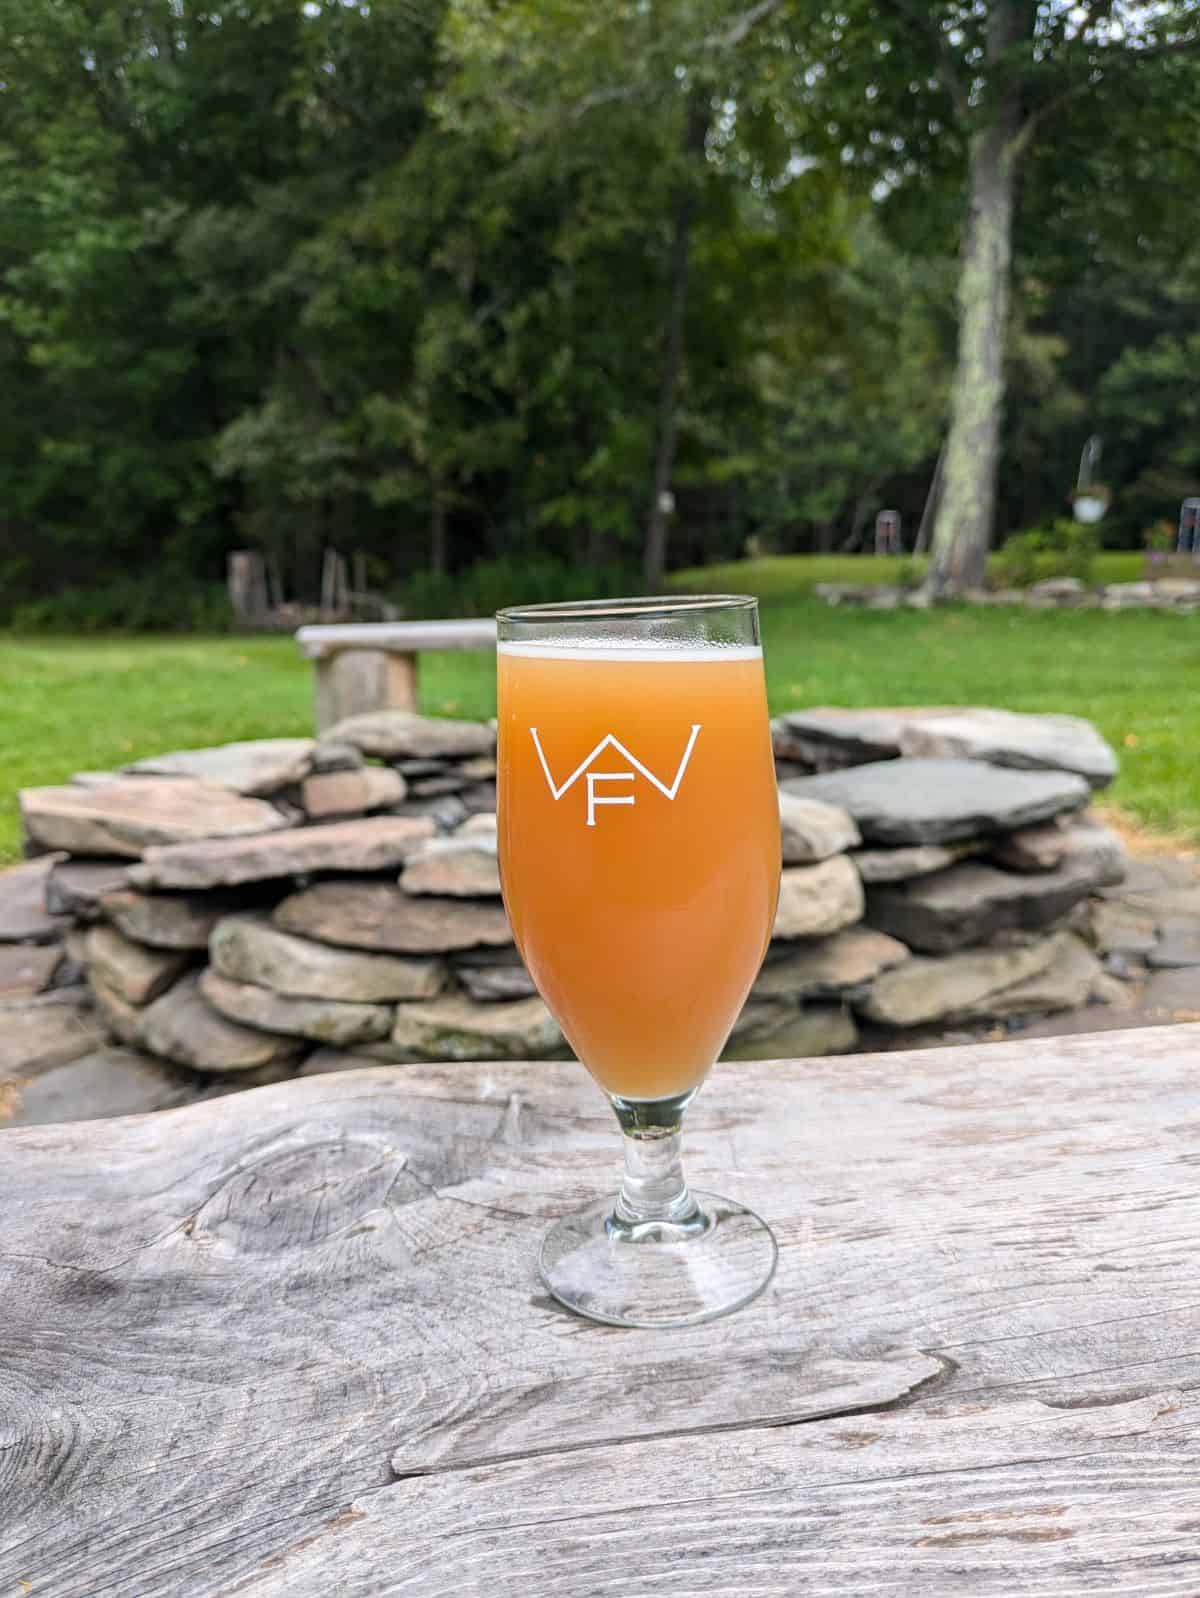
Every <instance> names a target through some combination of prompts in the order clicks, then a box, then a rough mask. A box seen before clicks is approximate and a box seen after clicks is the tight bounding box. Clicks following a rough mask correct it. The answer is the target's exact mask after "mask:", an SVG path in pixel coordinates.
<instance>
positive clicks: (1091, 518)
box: [1071, 483, 1112, 527]
mask: <svg viewBox="0 0 1200 1598" xmlns="http://www.w3.org/2000/svg"><path fill="white" fill-rule="evenodd" d="M1111 503H1112V493H1111V491H1110V490H1109V489H1108V488H1106V487H1105V486H1104V484H1103V483H1089V484H1088V485H1087V487H1086V488H1077V489H1075V491H1074V493H1073V494H1072V495H1071V508H1072V510H1073V511H1074V512H1075V520H1076V521H1077V522H1083V523H1084V524H1085V525H1086V526H1089V527H1090V526H1091V525H1092V524H1093V523H1095V522H1098V521H1099V520H1100V518H1101V517H1102V516H1103V515H1104V513H1105V511H1106V510H1107V509H1108V507H1109V505H1110V504H1111Z"/></svg>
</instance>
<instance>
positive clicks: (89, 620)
mask: <svg viewBox="0 0 1200 1598" xmlns="http://www.w3.org/2000/svg"><path fill="white" fill-rule="evenodd" d="M232 620H233V618H232V615H231V614H230V610H229V600H228V598H227V596H226V593H225V590H224V589H223V588H221V587H220V586H218V585H217V584H209V585H204V584H200V583H197V582H195V581H194V580H192V579H190V578H188V577H187V576H185V575H182V574H174V575H171V574H156V575H155V576H152V577H114V578H111V579H110V580H109V581H108V582H105V583H101V584H97V585H96V586H95V587H90V588H63V589H60V590H59V591H58V592H57V593H55V594H47V595H45V596H43V597H42V598H41V599H27V600H24V601H22V602H21V603H19V604H16V605H14V606H13V607H12V609H11V610H10V612H9V614H8V616H7V618H6V625H7V626H8V627H9V628H11V629H12V631H13V632H15V633H51V634H59V635H61V634H64V633H188V632H198V633H215V632H223V631H225V630H226V629H227V628H228V627H229V626H230V624H231V622H232Z"/></svg>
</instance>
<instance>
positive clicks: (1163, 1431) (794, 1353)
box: [0, 1026, 1200, 1598]
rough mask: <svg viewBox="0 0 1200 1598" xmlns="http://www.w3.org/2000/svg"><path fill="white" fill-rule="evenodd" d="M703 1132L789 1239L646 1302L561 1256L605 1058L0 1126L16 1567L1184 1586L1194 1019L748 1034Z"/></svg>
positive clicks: (1195, 1214) (367, 1578)
mask: <svg viewBox="0 0 1200 1598" xmlns="http://www.w3.org/2000/svg"><path fill="white" fill-rule="evenodd" d="M690 1134H691V1137H690V1143H691V1162H690V1168H691V1171H692V1174H693V1175H694V1177H695V1178H696V1179H697V1180H702V1181H703V1183H704V1185H705V1186H712V1187H714V1188H716V1189H717V1190H718V1191H727V1192H730V1193H733V1194H736V1195H737V1196H739V1197H741V1198H744V1199H746V1200H748V1201H750V1202H751V1203H752V1204H753V1205H754V1206H755V1207H756V1208H758V1209H759V1210H761V1211H762V1213H764V1214H765V1215H767V1216H769V1217H770V1218H771V1220H772V1221H773V1223H774V1225H775V1228H776V1230H777V1233H778V1236H779V1241H780V1245H781V1260H780V1267H779V1272H778V1275H777V1277H776V1280H775V1283H774V1285H773V1286H772V1288H771V1289H770V1290H769V1291H768V1293H767V1294H766V1295H765V1296H764V1297H763V1298H761V1299H760V1300H759V1301H758V1302H757V1303H756V1304H754V1305H753V1306H751V1307H750V1308H749V1309H747V1310H744V1311H743V1312H741V1313H740V1314H738V1315H736V1316H733V1317H732V1318H730V1319H728V1320H725V1321H718V1322H715V1323H712V1324H710V1325H708V1326H705V1327H701V1328H698V1329H695V1330H691V1331H686V1332H676V1333H651V1332H627V1331H619V1330H614V1329H610V1328H605V1327H599V1326H593V1325H589V1324H587V1323H585V1322H582V1321H579V1320H575V1319H573V1318H571V1317H570V1316H569V1315H567V1314H565V1313H563V1312H560V1311H559V1310H558V1309H557V1308H556V1306H555V1305H554V1304H553V1303H552V1302H551V1301H549V1300H548V1299H547V1298H546V1297H545V1296H544V1294H543V1293H542V1291H541V1290H540V1289H539V1287H538V1285H537V1282H536V1279H535V1275H534V1257H535V1250H536V1246H537V1242H538V1238H539V1235H540V1233H541V1231H542V1228H543V1226H544V1225H545V1224H546V1221H547V1220H548V1218H549V1217H551V1216H553V1215H557V1214H558V1213H560V1212H561V1211H563V1210H564V1209H566V1208H568V1207H569V1206H571V1205H575V1204H578V1203H579V1202H580V1201H581V1200H583V1199H584V1198H586V1197H590V1196H591V1195H592V1194H594V1193H596V1192H597V1191H599V1190H603V1189H604V1188H606V1187H607V1186H608V1185H609V1184H611V1183H612V1181H613V1180H614V1175H615V1166H616V1153H617V1149H616V1136H615V1132H614V1128H613V1124H612V1121H611V1118H610V1116H609V1114H608V1111H607V1109H606V1107H605V1106H604V1104H603V1101H602V1100H601V1097H600V1095H599V1094H598V1092H597V1091H596V1090H595V1089H594V1088H593V1087H592V1086H591V1084H590V1083H589V1082H587V1081H586V1079H585V1078H584V1076H583V1073H582V1071H581V1070H580V1069H579V1068H578V1067H574V1066H570V1065H559V1064H551V1065H537V1066H530V1065H513V1066H507V1065H505V1066H501V1065H489V1066H460V1065H447V1066H442V1067H428V1068H415V1067H414V1068H399V1069H397V1068H375V1069H369V1070H361V1071H357V1070H355V1071H347V1072H345V1073H341V1074H334V1075H328V1076H320V1077H310V1078H306V1079H301V1080H298V1081H294V1082H289V1083H285V1084H282V1085H280V1086H277V1087H268V1088H261V1089H258V1090H257V1091H255V1092H252V1093H247V1094H242V1095H237V1096H234V1097H229V1098H224V1099H220V1100H216V1101H213V1102H210V1103H206V1104H203V1105H199V1106H196V1107H193V1108H189V1109H184V1110H177V1111H171V1112H164V1113H162V1114H159V1115H155V1116H145V1117H139V1118H130V1119H126V1120H117V1121H108V1122H92V1123H88V1124H79V1125H68V1126H47V1127H37V1128H30V1129H27V1130H22V1131H9V1132H7V1133H0V1217H2V1219H3V1228H2V1231H0V1305H2V1306H3V1324H2V1327H0V1598H24V1595H26V1594H29V1595H32V1598H51V1595H52V1598H111V1595H118V1594H119V1595H121V1598H158V1595H163V1594H171V1595H179V1598H206V1595H216V1594H221V1595H227V1594H237V1595H241V1598H279V1595H283V1594H287V1595H288V1598H308V1595H310V1594H311V1595H314V1598H315V1595H318V1594H320V1595H321V1598H358V1595H371V1598H382V1595H385V1594H401V1593H403V1594H421V1595H423V1598H451V1595H453V1598H470V1595H475V1594H479V1595H486V1598H583V1595H588V1598H591V1595H596V1598H601V1595H603V1598H646V1595H657V1594H661V1595H664V1598H681V1595H700V1594H715V1593H720V1594H730V1595H735V1594H736V1595H739V1598H742V1595H745V1598H785V1595H786V1598H793V1595H804V1598H819V1595H823V1594H856V1595H858V1594H888V1595H894V1598H927V1595H934V1598H938V1595H942V1594H947V1595H954V1598H979V1595H990V1594H996V1595H1004V1598H1009V1595H1012V1594H1017V1593H1019V1594H1022V1595H1047V1598H1050V1595H1053V1598H1073V1595H1080V1598H1082V1595H1085V1594H1086V1595H1087V1598H1094V1595H1096V1594H1107V1593H1122V1594H1129V1595H1135V1594H1136V1595H1137V1598H1162V1595H1166V1594H1172V1595H1179V1598H1184V1595H1187V1598H1194V1595H1195V1594H1196V1593H1198V1592H1200V1437H1198V1436H1197V1431H1196V1427H1197V1421H1198V1420H1200V1398H1198V1397H1197V1385H1198V1379H1200V1273H1198V1270H1197V1265H1198V1261H1200V1028H1198V1027H1195V1026H1192V1027H1188V1026H1173V1027H1164V1028H1162V1029H1160V1030H1150V1031H1141V1032H1136V1033H1125V1034H1122V1033H1106V1034H1104V1035H1103V1036H1094V1037H1086V1038H1075V1039H1052V1040H1047V1041H1044V1042H1037V1043H1028V1044H1024V1043H1010V1044H1004V1045H992V1046H990V1047H987V1048H982V1049H939V1050H928V1051H924V1052H921V1053H909V1054H898V1053H897V1054H888V1055H878V1056H862V1057H859V1058H849V1059H847V1058H843V1059H837V1058H833V1059H820V1060H812V1061H800V1062H798V1061H790V1062H789V1061H784V1062H776V1063H770V1064H756V1065H738V1066H728V1067H726V1068H724V1069H722V1070H721V1071H720V1072H719V1073H718V1074H717V1076H716V1078H715V1080H714V1081H713V1082H712V1083H711V1084H710V1085H709V1088H708V1089H707V1090H706V1091H705V1093H704V1094H703V1095H702V1096H701V1098H700V1100H699V1102H698V1103H697V1105H696V1106H695V1108H694V1110H693V1112H692V1115H691V1127H690ZM1193 1344H1196V1347H1195V1348H1193Z"/></svg>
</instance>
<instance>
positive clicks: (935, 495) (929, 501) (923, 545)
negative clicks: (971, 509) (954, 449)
mask: <svg viewBox="0 0 1200 1598" xmlns="http://www.w3.org/2000/svg"><path fill="white" fill-rule="evenodd" d="M945 464H946V440H945V439H943V440H942V442H941V447H940V448H939V450H938V452H937V461H936V463H935V465H934V468H933V477H932V479H931V480H930V484H929V492H928V493H927V494H926V496H925V508H924V509H923V510H922V512H921V525H920V526H919V527H918V528H917V539H916V543H914V545H913V554H914V555H923V554H924V553H925V551H926V550H927V549H928V548H929V535H930V533H931V532H932V531H933V518H934V516H935V515H936V514H937V508H938V505H939V504H940V503H941V498H942V472H943V469H944V467H945Z"/></svg>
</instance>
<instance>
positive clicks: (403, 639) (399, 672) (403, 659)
mask: <svg viewBox="0 0 1200 1598" xmlns="http://www.w3.org/2000/svg"><path fill="white" fill-rule="evenodd" d="M296 642H297V643H298V644H299V645H300V649H301V652H302V653H303V654H304V655H306V656H307V657H308V659H309V660H311V661H312V663H313V666H314V668H315V673H316V676H315V682H314V695H315V702H316V721H317V731H318V733H322V732H324V731H325V730H326V729H327V728H329V727H332V726H333V724H334V723H335V722H338V721H342V720H343V719H344V718H345V717H346V716H357V715H359V714H360V713H361V712H363V711H366V710H416V709H417V708H418V705H417V663H418V661H419V659H420V657H421V656H422V655H423V654H425V653H426V651H428V650H440V649H495V647H496V623H495V622H494V621H489V620H481V621H385V622H347V623H344V624H338V625H330V626H316V627H301V628H300V630H299V631H298V632H297V634H296Z"/></svg>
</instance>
